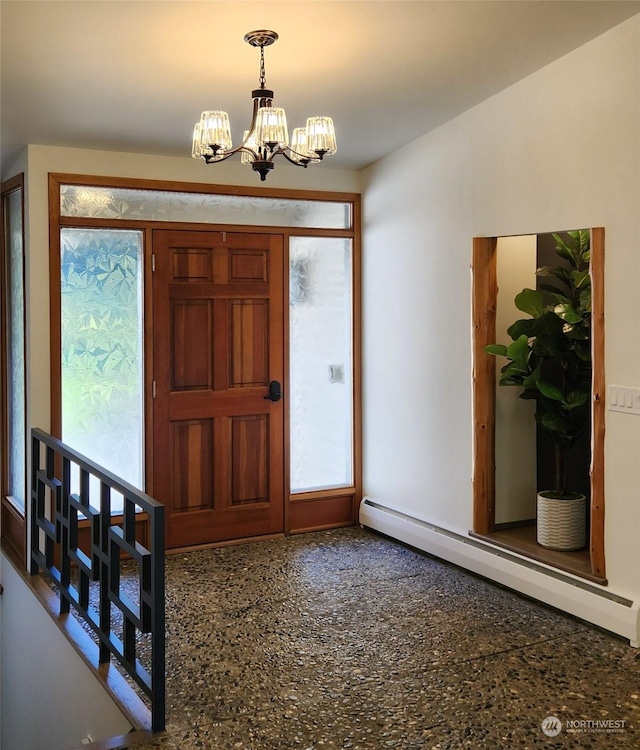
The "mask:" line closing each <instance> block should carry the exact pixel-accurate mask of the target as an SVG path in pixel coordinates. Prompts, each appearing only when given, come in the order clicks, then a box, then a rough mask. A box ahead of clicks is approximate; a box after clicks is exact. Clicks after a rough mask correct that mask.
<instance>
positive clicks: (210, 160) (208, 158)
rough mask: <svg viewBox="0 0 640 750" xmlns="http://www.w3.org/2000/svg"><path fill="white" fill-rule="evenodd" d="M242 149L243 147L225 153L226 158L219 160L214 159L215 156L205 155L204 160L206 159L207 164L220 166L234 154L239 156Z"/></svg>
mask: <svg viewBox="0 0 640 750" xmlns="http://www.w3.org/2000/svg"><path fill="white" fill-rule="evenodd" d="M241 149H242V146H238V148H234V149H232V150H231V151H225V154H224V156H221V157H219V158H217V159H216V158H214V157H215V155H214V154H204V155H203V158H204V161H205V164H218V163H219V162H221V161H226V160H227V159H229V158H230V157H231V156H233V155H234V154H237V153H238V151H240V150H241Z"/></svg>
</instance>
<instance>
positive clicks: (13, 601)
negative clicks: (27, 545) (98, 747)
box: [0, 555, 131, 750]
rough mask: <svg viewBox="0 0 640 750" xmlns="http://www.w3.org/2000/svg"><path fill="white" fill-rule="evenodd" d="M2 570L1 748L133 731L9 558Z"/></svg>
mask: <svg viewBox="0 0 640 750" xmlns="http://www.w3.org/2000/svg"><path fill="white" fill-rule="evenodd" d="M0 566H1V568H0V570H1V571H2V575H1V579H2V585H3V586H4V593H3V594H2V597H0V618H1V620H2V631H1V639H0V653H1V654H2V709H1V719H2V721H1V726H2V735H1V738H0V743H1V745H2V750H45V748H46V750H66V748H69V747H78V746H80V745H81V743H82V740H83V739H84V738H85V737H87V735H89V736H91V738H92V739H94V740H100V739H106V738H108V737H113V736H115V735H120V734H126V733H127V732H129V731H130V729H131V724H129V722H128V721H127V720H126V719H125V717H124V716H123V714H122V713H121V712H120V711H119V709H118V708H117V707H116V705H115V703H114V702H113V701H112V700H111V698H110V697H109V696H108V694H107V693H106V692H105V690H104V688H103V687H102V685H100V683H99V682H98V680H97V679H96V678H95V677H94V675H93V674H92V673H91V672H90V671H89V670H88V669H87V667H86V666H85V664H84V662H83V661H82V659H81V658H80V656H79V655H78V654H77V652H76V651H75V650H74V648H73V647H72V646H71V644H70V643H69V642H68V641H67V639H66V637H65V636H64V635H63V634H62V633H61V631H60V630H59V629H58V627H57V625H56V624H55V623H54V622H53V621H52V619H51V618H50V616H49V615H48V614H47V612H46V610H45V609H44V608H43V607H42V605H41V604H40V602H39V601H38V600H37V599H36V598H35V596H34V595H33V594H32V593H31V591H30V590H29V589H28V587H27V586H26V584H25V583H24V581H23V580H22V579H21V578H20V576H19V575H18V573H17V572H16V570H15V569H14V567H13V565H12V564H11V563H10V562H9V560H8V559H7V558H6V557H5V556H4V555H0ZM61 686H64V690H61Z"/></svg>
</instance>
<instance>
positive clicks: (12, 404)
mask: <svg viewBox="0 0 640 750" xmlns="http://www.w3.org/2000/svg"><path fill="white" fill-rule="evenodd" d="M4 212H5V217H7V224H6V229H5V231H6V235H5V236H6V263H7V282H8V284H7V288H6V294H7V321H6V325H7V370H6V372H7V386H6V389H7V425H6V427H7V441H8V446H7V447H8V450H7V458H8V461H7V463H8V467H7V480H8V487H7V492H8V494H9V496H10V497H11V500H12V501H13V503H14V504H15V506H16V507H17V508H18V509H19V510H21V511H23V512H24V509H25V487H26V455H25V450H26V442H25V440H26V421H25V400H24V398H25V385H24V378H25V351H24V252H23V246H22V190H14V191H13V192H11V193H9V194H8V195H7V196H6V197H5V198H4Z"/></svg>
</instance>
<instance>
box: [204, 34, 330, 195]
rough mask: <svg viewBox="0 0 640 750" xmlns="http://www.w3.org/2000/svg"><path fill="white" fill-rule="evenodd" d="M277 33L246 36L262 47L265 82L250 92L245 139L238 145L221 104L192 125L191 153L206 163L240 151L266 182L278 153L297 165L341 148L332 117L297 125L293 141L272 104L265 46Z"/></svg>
mask: <svg viewBox="0 0 640 750" xmlns="http://www.w3.org/2000/svg"><path fill="white" fill-rule="evenodd" d="M277 38H278V35H277V34H276V32H275V31H265V30H263V31H250V32H249V33H248V34H245V37H244V40H245V42H247V43H248V44H250V45H251V46H252V47H259V48H260V78H259V84H260V87H259V88H257V89H254V90H253V91H252V92H251V98H252V99H253V115H252V117H251V125H250V126H249V129H248V130H245V131H244V135H243V137H242V138H243V140H242V143H241V144H240V145H239V146H237V147H236V148H233V145H232V141H231V124H230V122H229V115H228V114H227V113H226V112H222V111H221V110H219V109H214V110H207V111H205V112H203V113H202V116H201V117H200V121H199V122H197V123H196V126H195V128H194V130H193V147H192V149H191V156H193V158H194V159H204V161H205V162H206V163H207V164H215V163H216V162H220V161H225V159H228V158H229V157H230V156H233V155H234V154H237V153H238V152H240V154H241V160H242V163H243V164H250V165H251V168H252V169H253V170H254V171H255V172H257V173H258V174H259V175H260V179H261V180H262V181H264V180H265V179H266V177H267V175H268V174H269V172H270V171H271V170H272V169H273V168H274V166H275V165H274V163H273V159H274V157H275V156H284V158H285V159H286V160H287V161H289V162H291V164H295V166H297V167H307V166H308V165H309V164H311V163H314V162H319V161H322V159H323V158H324V157H325V156H326V155H327V154H335V152H336V150H337V149H336V134H335V130H334V127H333V120H332V119H331V118H330V117H310V118H309V119H308V120H307V125H306V127H304V128H295V129H294V131H293V133H292V135H291V142H289V131H288V130H287V116H286V114H285V111H284V109H282V107H274V106H273V91H271V90H270V89H268V88H266V75H265V68H264V48H265V47H268V46H270V45H271V44H273V43H274V42H275V41H276V40H277Z"/></svg>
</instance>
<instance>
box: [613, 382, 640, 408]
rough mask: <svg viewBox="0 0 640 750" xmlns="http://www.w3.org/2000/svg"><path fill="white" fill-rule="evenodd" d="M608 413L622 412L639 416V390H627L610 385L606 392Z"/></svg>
mask: <svg viewBox="0 0 640 750" xmlns="http://www.w3.org/2000/svg"><path fill="white" fill-rule="evenodd" d="M607 400H608V403H609V410H610V411H623V412H626V413H627V414H640V388H627V387H626V386H622V385H610V386H609V392H608V399H607Z"/></svg>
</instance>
